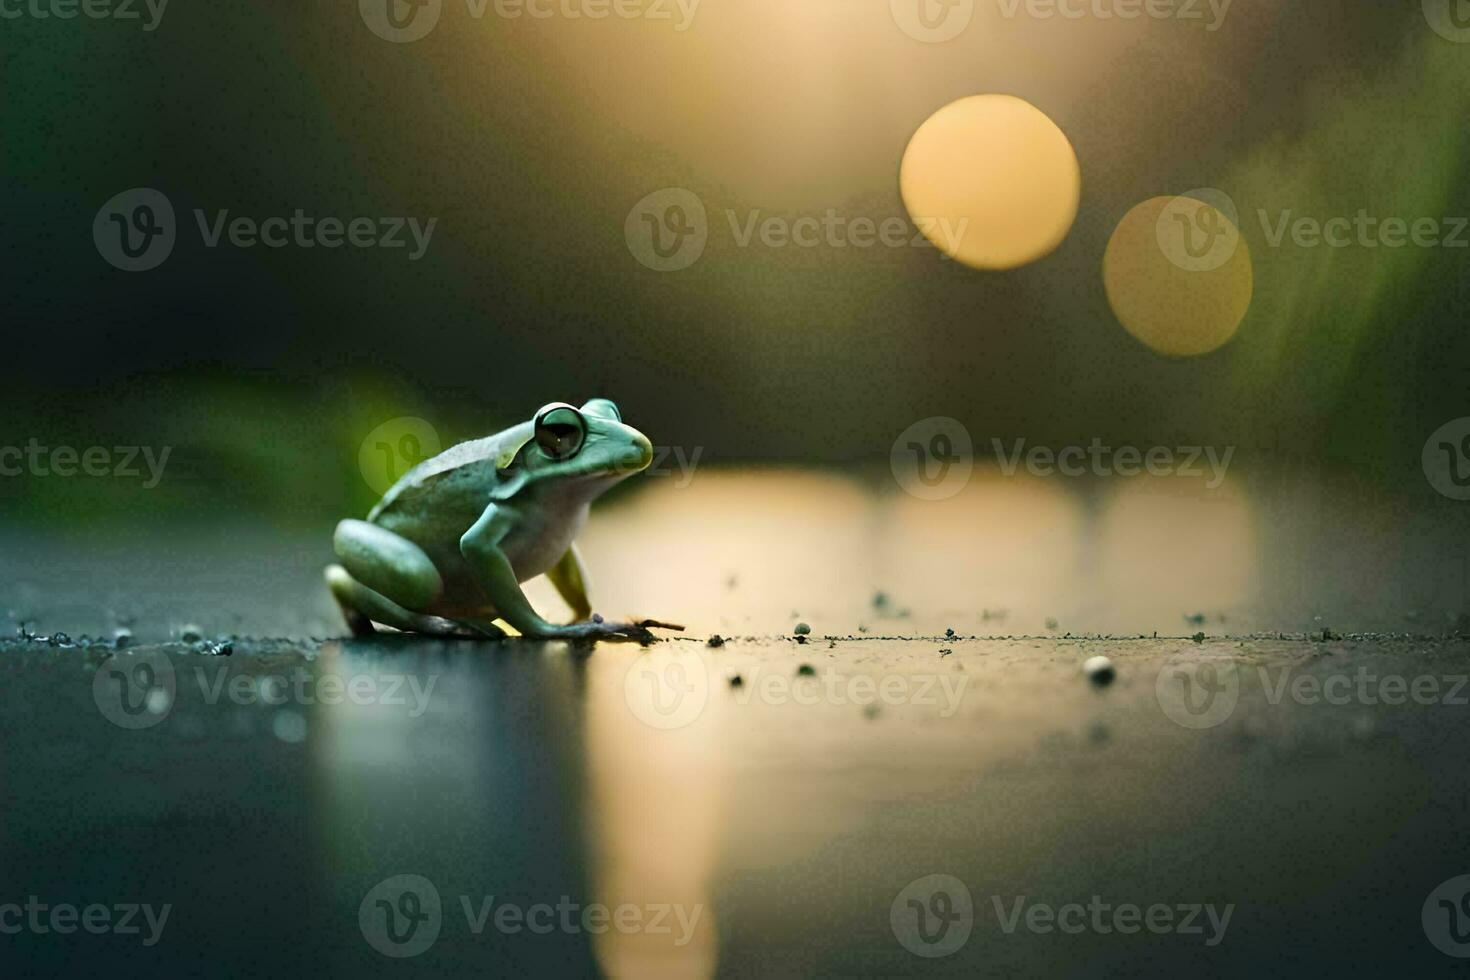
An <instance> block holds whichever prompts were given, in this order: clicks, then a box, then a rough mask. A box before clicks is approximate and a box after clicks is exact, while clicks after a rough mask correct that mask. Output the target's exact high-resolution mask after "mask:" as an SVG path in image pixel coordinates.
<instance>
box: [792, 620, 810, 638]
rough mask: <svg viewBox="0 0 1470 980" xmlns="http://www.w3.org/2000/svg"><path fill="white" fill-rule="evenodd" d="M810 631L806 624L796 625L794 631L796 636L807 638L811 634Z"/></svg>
mask: <svg viewBox="0 0 1470 980" xmlns="http://www.w3.org/2000/svg"><path fill="white" fill-rule="evenodd" d="M811 631H812V628H811V627H810V626H808V625H807V624H806V623H797V624H796V630H795V632H796V635H797V636H807V635H808V634H810V633H811Z"/></svg>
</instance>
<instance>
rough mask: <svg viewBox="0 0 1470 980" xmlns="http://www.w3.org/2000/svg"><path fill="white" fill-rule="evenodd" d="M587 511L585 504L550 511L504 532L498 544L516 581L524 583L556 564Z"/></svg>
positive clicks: (578, 528)
mask: <svg viewBox="0 0 1470 980" xmlns="http://www.w3.org/2000/svg"><path fill="white" fill-rule="evenodd" d="M587 512H588V505H586V504H582V505H580V506H577V507H574V508H570V509H569V510H567V511H564V512H557V511H553V512H552V513H549V514H543V515H542V516H541V517H540V519H538V520H534V521H529V520H528V521H527V522H526V523H525V524H522V525H520V526H519V527H516V528H515V529H514V530H512V531H511V532H510V534H508V535H506V536H505V540H503V541H501V543H500V547H501V549H502V550H503V551H504V552H505V557H506V558H508V559H509V560H510V567H511V568H513V569H515V573H516V581H518V582H525V581H527V580H528V579H533V578H535V577H536V576H537V575H544V574H546V573H547V572H548V571H550V570H551V569H552V568H553V567H555V565H556V563H557V562H559V561H561V557H562V555H565V554H566V553H567V549H568V548H570V547H571V546H572V541H573V540H575V539H576V537H577V534H578V532H580V531H581V530H582V526H583V525H584V524H586V523H587Z"/></svg>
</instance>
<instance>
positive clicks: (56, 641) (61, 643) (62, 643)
mask: <svg viewBox="0 0 1470 980" xmlns="http://www.w3.org/2000/svg"><path fill="white" fill-rule="evenodd" d="M46 642H47V643H49V644H50V645H51V646H54V647H69V646H71V637H69V636H67V635H66V634H65V633H52V634H51V638H50V639H49V640H47V641H46Z"/></svg>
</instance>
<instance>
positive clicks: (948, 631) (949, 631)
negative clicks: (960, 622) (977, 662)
mask: <svg viewBox="0 0 1470 980" xmlns="http://www.w3.org/2000/svg"><path fill="white" fill-rule="evenodd" d="M954 636H955V633H954V630H952V629H946V630H945V631H944V638H945V639H946V640H953V639H954Z"/></svg>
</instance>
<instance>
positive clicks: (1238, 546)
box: [1099, 476, 1261, 628]
mask: <svg viewBox="0 0 1470 980" xmlns="http://www.w3.org/2000/svg"><path fill="white" fill-rule="evenodd" d="M1205 483H1206V481H1205V480H1204V479H1203V478H1195V477H1186V476H1138V477H1132V478H1128V479H1122V480H1119V481H1118V482H1117V484H1116V486H1115V489H1114V494H1113V496H1112V498H1111V500H1110V501H1109V502H1108V503H1107V505H1106V506H1105V508H1104V511H1103V516H1102V524H1101V528H1100V549H1099V555H1100V571H1101V583H1100V584H1101V586H1102V598H1103V600H1104V601H1105V602H1106V603H1107V605H1108V607H1109V609H1110V610H1111V616H1112V617H1113V618H1115V619H1119V620H1122V621H1123V622H1130V623H1134V624H1136V623H1140V622H1149V621H1159V620H1161V619H1162V620H1163V621H1164V622H1166V623H1169V624H1173V623H1182V617H1183V616H1185V615H1191V614H1194V613H1196V612H1205V613H1216V612H1219V611H1220V610H1224V609H1231V610H1233V609H1235V608H1237V607H1239V606H1241V605H1243V604H1246V603H1248V602H1250V601H1251V600H1252V599H1254V598H1255V597H1256V595H1257V593H1258V591H1259V589H1260V585H1261V569H1260V559H1259V557H1258V555H1257V548H1256V521H1255V516H1254V514H1253V512H1252V507H1251V503H1250V501H1249V500H1248V499H1247V498H1246V495H1245V494H1244V492H1243V491H1242V490H1241V488H1240V487H1239V485H1238V484H1237V483H1236V481H1235V480H1233V479H1230V478H1227V479H1225V481H1224V482H1223V483H1221V484H1220V486H1219V487H1217V488H1216V489H1214V490H1211V489H1208V488H1207V487H1206V485H1205ZM1135 628H1136V627H1135Z"/></svg>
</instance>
